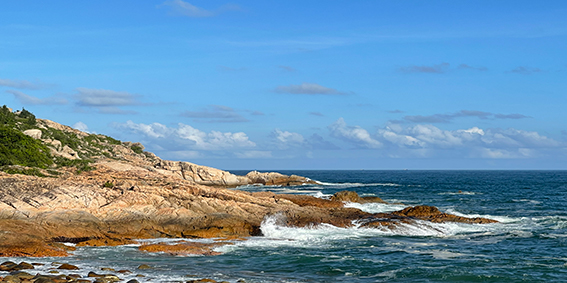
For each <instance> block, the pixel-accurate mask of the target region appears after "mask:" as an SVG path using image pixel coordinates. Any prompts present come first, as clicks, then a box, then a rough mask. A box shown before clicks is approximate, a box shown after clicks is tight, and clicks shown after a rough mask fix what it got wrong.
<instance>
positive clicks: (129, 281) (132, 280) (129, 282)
mask: <svg viewBox="0 0 567 283" xmlns="http://www.w3.org/2000/svg"><path fill="white" fill-rule="evenodd" d="M126 283H140V282H139V281H138V280H136V279H130V280H128V282H126Z"/></svg>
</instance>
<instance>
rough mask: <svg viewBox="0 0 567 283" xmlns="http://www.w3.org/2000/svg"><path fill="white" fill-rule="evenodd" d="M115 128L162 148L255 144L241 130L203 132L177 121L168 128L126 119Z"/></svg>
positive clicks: (211, 147)
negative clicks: (144, 138) (146, 139)
mask: <svg viewBox="0 0 567 283" xmlns="http://www.w3.org/2000/svg"><path fill="white" fill-rule="evenodd" d="M114 126H115V127H116V128H119V129H125V130H129V131H131V132H134V133H137V134H142V135H144V136H145V137H147V138H150V139H151V142H152V143H155V144H157V145H160V146H161V147H162V148H164V149H167V148H169V149H172V148H177V147H183V148H184V149H189V150H204V151H213V150H228V149H235V148H253V147H255V146H256V144H255V143H254V142H252V141H250V140H249V138H248V136H247V135H246V134H245V133H243V132H237V133H230V132H225V133H223V132H219V131H211V132H209V133H206V132H203V131H201V130H199V129H196V128H193V127H191V126H189V125H185V124H183V123H179V124H178V126H177V128H169V127H167V126H165V125H163V124H160V123H152V124H143V123H139V124H137V123H134V122H132V121H128V122H126V123H124V124H115V125H114Z"/></svg>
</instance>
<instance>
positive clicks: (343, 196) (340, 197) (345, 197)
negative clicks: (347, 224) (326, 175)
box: [331, 191, 386, 203]
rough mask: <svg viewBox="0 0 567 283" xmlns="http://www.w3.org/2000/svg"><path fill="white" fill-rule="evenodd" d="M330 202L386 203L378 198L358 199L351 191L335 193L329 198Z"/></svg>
mask: <svg viewBox="0 0 567 283" xmlns="http://www.w3.org/2000/svg"><path fill="white" fill-rule="evenodd" d="M331 200H333V201H341V202H358V203H372V202H378V203H386V202H385V201H383V200H382V199H381V198H379V197H371V196H367V197H360V196H359V195H358V194H357V193H356V192H352V191H341V192H337V193H335V194H334V195H333V196H332V197H331Z"/></svg>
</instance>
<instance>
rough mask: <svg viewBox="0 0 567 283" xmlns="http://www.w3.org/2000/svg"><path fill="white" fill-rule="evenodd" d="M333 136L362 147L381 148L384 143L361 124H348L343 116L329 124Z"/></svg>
mask: <svg viewBox="0 0 567 283" xmlns="http://www.w3.org/2000/svg"><path fill="white" fill-rule="evenodd" d="M328 129H329V131H330V134H331V136H332V137H335V138H338V139H341V140H344V141H347V142H350V143H352V144H353V145H355V146H356V147H360V148H379V147H381V146H382V143H381V142H379V141H377V140H375V139H374V138H372V137H371V136H370V134H369V133H368V131H366V130H365V129H363V128H361V127H359V126H348V125H347V124H346V122H345V120H344V119H343V118H339V119H338V120H337V121H336V122H334V123H333V124H331V125H329V126H328Z"/></svg>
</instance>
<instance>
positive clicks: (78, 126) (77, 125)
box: [73, 121, 89, 133]
mask: <svg viewBox="0 0 567 283" xmlns="http://www.w3.org/2000/svg"><path fill="white" fill-rule="evenodd" d="M73 128H75V129H77V130H79V131H81V132H85V133H88V131H89V127H88V126H87V124H85V123H83V122H81V121H79V122H77V123H75V124H73Z"/></svg>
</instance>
